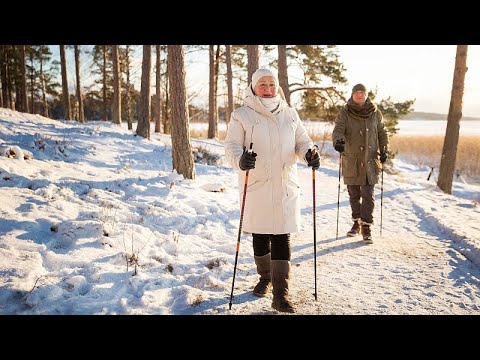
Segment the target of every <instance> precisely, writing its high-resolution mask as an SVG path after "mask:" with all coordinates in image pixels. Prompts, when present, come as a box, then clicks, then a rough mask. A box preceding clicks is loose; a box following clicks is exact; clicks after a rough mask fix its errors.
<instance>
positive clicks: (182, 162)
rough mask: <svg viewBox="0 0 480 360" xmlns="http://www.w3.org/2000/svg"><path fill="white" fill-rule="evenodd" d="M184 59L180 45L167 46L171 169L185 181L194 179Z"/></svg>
mask: <svg viewBox="0 0 480 360" xmlns="http://www.w3.org/2000/svg"><path fill="white" fill-rule="evenodd" d="M184 58H185V54H184V51H183V47H182V45H169V46H168V73H169V75H168V78H169V83H170V91H171V96H172V101H171V107H172V162H173V169H175V170H177V172H178V173H179V174H182V175H183V177H184V178H185V179H195V163H194V161H193V154H192V146H191V144H190V130H189V117H188V100H187V91H186V88H185V59H184Z"/></svg>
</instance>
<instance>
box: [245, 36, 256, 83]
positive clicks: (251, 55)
mask: <svg viewBox="0 0 480 360" xmlns="http://www.w3.org/2000/svg"><path fill="white" fill-rule="evenodd" d="M247 58H248V65H247V69H248V79H247V82H248V83H249V84H250V82H251V81H252V75H253V73H254V72H255V71H256V70H257V69H258V67H259V56H258V45H247Z"/></svg>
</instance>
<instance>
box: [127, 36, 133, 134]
mask: <svg viewBox="0 0 480 360" xmlns="http://www.w3.org/2000/svg"><path fill="white" fill-rule="evenodd" d="M125 59H126V61H125V68H126V69H125V70H126V73H127V94H126V99H125V100H126V105H125V113H126V116H127V124H128V130H132V129H133V124H132V101H131V98H130V45H127V56H126V57H125Z"/></svg>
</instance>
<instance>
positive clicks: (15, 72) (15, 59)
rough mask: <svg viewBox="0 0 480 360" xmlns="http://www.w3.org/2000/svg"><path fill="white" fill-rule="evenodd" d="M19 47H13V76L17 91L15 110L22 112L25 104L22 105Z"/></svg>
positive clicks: (14, 87)
mask: <svg viewBox="0 0 480 360" xmlns="http://www.w3.org/2000/svg"><path fill="white" fill-rule="evenodd" d="M18 47H21V46H20V45H12V60H13V63H12V64H11V66H12V72H11V73H12V74H13V83H12V86H13V89H14V91H15V97H14V98H15V110H17V111H20V112H22V111H23V104H22V87H21V84H20V83H21V74H20V71H19V70H20V59H19V58H20V54H19V51H18Z"/></svg>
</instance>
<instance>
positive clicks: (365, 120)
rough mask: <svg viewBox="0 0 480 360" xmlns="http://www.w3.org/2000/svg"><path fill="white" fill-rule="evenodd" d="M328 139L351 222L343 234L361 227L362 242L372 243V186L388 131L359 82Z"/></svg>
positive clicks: (383, 158) (384, 157)
mask: <svg viewBox="0 0 480 360" xmlns="http://www.w3.org/2000/svg"><path fill="white" fill-rule="evenodd" d="M332 140H333V146H334V148H335V150H337V151H338V152H339V153H340V156H341V161H342V167H343V181H344V183H345V185H347V189H348V195H349V197H350V207H351V209H352V220H353V226H352V228H351V230H350V231H349V232H347V235H348V236H355V235H357V234H359V233H360V229H361V233H362V235H363V240H364V242H365V243H367V244H372V243H373V240H372V235H371V231H370V226H371V225H372V224H373V209H374V207H375V196H374V188H375V184H376V183H378V179H379V174H380V172H381V169H382V166H383V163H384V162H385V161H386V160H387V157H388V155H387V154H388V135H387V132H386V130H385V127H384V124H383V115H382V113H381V112H380V110H378V109H377V106H376V105H375V104H373V103H372V101H371V100H370V98H369V97H368V92H367V88H366V87H365V86H364V85H363V84H357V85H355V86H354V87H353V89H352V96H351V97H350V99H349V100H348V102H347V104H346V105H345V107H344V108H343V109H341V110H340V112H339V113H338V115H337V118H336V120H335V127H334V129H333V133H332ZM381 163H382V164H381Z"/></svg>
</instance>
